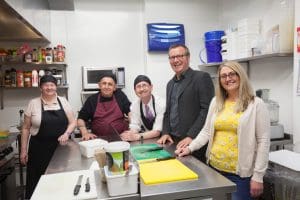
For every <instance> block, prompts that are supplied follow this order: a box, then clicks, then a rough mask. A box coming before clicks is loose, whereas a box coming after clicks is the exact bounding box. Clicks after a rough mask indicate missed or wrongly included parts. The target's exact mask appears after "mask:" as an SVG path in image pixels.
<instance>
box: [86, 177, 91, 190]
mask: <svg viewBox="0 0 300 200" xmlns="http://www.w3.org/2000/svg"><path fill="white" fill-rule="evenodd" d="M90 189H91V186H90V178H89V177H87V179H86V182H85V192H89V191H90Z"/></svg>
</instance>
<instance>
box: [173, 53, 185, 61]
mask: <svg viewBox="0 0 300 200" xmlns="http://www.w3.org/2000/svg"><path fill="white" fill-rule="evenodd" d="M184 56H187V54H182V55H176V56H169V60H175V58H177V59H182V58H183V57H184Z"/></svg>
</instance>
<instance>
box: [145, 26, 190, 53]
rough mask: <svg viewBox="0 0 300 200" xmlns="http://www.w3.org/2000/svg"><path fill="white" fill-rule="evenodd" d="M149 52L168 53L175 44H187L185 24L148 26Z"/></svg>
mask: <svg viewBox="0 0 300 200" xmlns="http://www.w3.org/2000/svg"><path fill="white" fill-rule="evenodd" d="M147 31H148V51H168V49H169V47H170V46H171V45H173V44H185V37H184V26H183V24H169V23H150V24H147Z"/></svg>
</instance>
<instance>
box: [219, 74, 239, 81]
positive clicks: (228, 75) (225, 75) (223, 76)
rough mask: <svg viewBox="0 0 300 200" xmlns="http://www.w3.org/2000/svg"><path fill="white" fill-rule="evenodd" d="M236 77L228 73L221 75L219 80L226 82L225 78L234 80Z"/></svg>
mask: <svg viewBox="0 0 300 200" xmlns="http://www.w3.org/2000/svg"><path fill="white" fill-rule="evenodd" d="M236 76H237V73H236V72H229V73H228V74H222V75H220V78H221V79H222V80H226V79H227V77H228V78H230V79H231V78H235V77H236Z"/></svg>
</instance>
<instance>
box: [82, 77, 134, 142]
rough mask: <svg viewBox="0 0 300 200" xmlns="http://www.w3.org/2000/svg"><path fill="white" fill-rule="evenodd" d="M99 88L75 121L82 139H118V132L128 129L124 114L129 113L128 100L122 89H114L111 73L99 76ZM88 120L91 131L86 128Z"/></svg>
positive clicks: (113, 78)
mask: <svg viewBox="0 0 300 200" xmlns="http://www.w3.org/2000/svg"><path fill="white" fill-rule="evenodd" d="M99 89H100V92H99V93H98V94H94V95H92V96H90V97H89V98H88V99H87V100H86V102H85V103H84V105H83V107H82V108H81V110H80V112H79V115H78V120H77V123H78V128H79V129H80V131H81V134H82V139H83V140H89V139H94V138H96V137H100V138H103V139H106V140H109V141H113V140H120V137H119V133H122V132H123V131H125V130H127V129H128V122H127V121H126V118H125V115H126V114H127V115H128V114H129V111H130V102H129V100H128V98H127V97H126V95H125V94H124V93H123V92H122V91H120V90H117V89H116V80H115V76H114V75H113V74H104V75H103V77H101V78H100V81H99ZM89 120H91V133H89V132H88V130H87V128H86V122H87V121H89Z"/></svg>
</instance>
